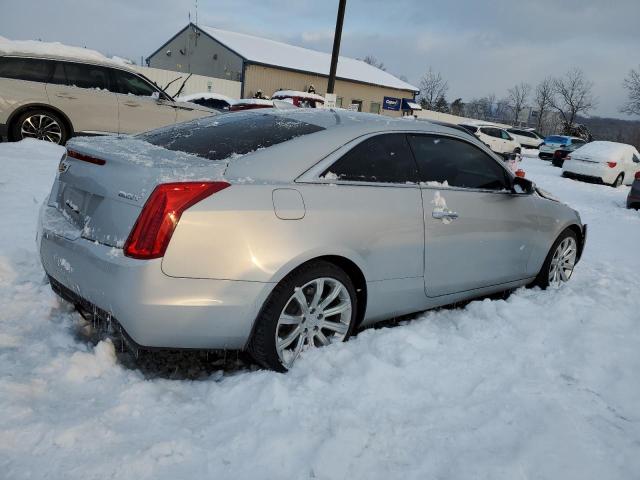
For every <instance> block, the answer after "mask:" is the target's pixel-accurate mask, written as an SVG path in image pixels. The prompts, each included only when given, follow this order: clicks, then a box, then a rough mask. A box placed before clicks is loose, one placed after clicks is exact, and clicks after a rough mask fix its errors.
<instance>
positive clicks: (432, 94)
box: [420, 67, 449, 110]
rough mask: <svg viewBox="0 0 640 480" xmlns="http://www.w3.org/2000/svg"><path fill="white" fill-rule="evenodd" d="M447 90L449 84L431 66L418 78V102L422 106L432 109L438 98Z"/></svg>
mask: <svg viewBox="0 0 640 480" xmlns="http://www.w3.org/2000/svg"><path fill="white" fill-rule="evenodd" d="M447 90H449V84H448V83H447V81H446V80H445V79H444V78H442V75H441V74H440V73H439V72H438V73H436V72H434V71H433V70H432V69H431V67H429V71H428V72H427V73H425V74H424V75H423V76H422V79H421V80H420V103H421V104H422V107H423V108H426V109H429V110H433V108H434V107H435V104H436V102H437V101H438V98H440V97H444V96H445V95H446V93H447Z"/></svg>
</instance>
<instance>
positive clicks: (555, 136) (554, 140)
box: [544, 135, 567, 143]
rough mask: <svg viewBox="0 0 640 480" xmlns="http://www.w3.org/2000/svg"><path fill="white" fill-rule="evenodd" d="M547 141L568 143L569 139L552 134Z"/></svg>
mask: <svg viewBox="0 0 640 480" xmlns="http://www.w3.org/2000/svg"><path fill="white" fill-rule="evenodd" d="M544 141H545V142H547V143H567V139H566V138H564V137H559V136H557V135H551V136H550V137H547V138H545V139H544Z"/></svg>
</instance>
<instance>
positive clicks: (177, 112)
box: [0, 51, 216, 145]
mask: <svg viewBox="0 0 640 480" xmlns="http://www.w3.org/2000/svg"><path fill="white" fill-rule="evenodd" d="M215 113H216V112H214V111H213V110H210V109H208V108H206V107H202V106H199V105H195V104H192V103H184V102H176V101H174V100H173V98H171V97H170V96H169V95H168V94H166V93H165V92H164V91H163V90H162V89H160V88H159V87H157V86H156V85H155V84H153V83H152V82H151V81H150V80H148V79H147V78H145V77H144V76H143V75H140V74H139V73H137V72H135V71H133V70H131V69H129V68H127V67H126V66H124V65H120V64H117V63H115V62H113V61H108V59H106V57H105V61H99V60H95V59H91V60H89V59H86V58H75V57H65V56H61V55H34V54H33V53H31V54H29V53H28V52H27V53H24V54H18V53H14V52H11V53H10V54H5V53H2V52H1V51H0V139H1V138H7V139H9V140H21V139H23V138H25V137H32V138H38V139H41V140H48V141H51V142H54V143H59V144H61V145H62V144H64V143H65V142H66V141H67V140H68V139H69V138H70V137H71V136H73V135H81V134H94V135H95V134H113V133H124V134H132V133H139V132H143V131H146V130H152V129H154V128H158V127H163V126H165V125H171V124H174V123H176V122H181V121H185V120H191V119H193V118H198V117H203V116H207V115H213V114H215Z"/></svg>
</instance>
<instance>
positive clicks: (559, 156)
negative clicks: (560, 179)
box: [538, 135, 586, 167]
mask: <svg viewBox="0 0 640 480" xmlns="http://www.w3.org/2000/svg"><path fill="white" fill-rule="evenodd" d="M585 143H586V141H585V140H583V139H582V138H578V137H567V136H565V135H549V136H548V137H545V139H544V143H542V144H540V147H539V149H540V152H539V153H538V158H540V159H541V160H551V161H555V163H554V166H558V167H561V166H562V161H564V158H565V157H566V156H567V155H568V154H569V153H571V152H573V151H574V150H576V149H578V148H580V147H582V146H583V145H584V144H585Z"/></svg>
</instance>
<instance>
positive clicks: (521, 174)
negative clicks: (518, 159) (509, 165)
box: [516, 168, 527, 178]
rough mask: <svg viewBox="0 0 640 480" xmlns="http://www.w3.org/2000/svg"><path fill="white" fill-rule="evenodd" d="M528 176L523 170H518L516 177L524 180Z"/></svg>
mask: <svg viewBox="0 0 640 480" xmlns="http://www.w3.org/2000/svg"><path fill="white" fill-rule="evenodd" d="M526 175H527V174H526V172H525V171H524V170H522V169H521V168H520V169H518V170H516V177H520V178H524V177H525V176H526Z"/></svg>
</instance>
